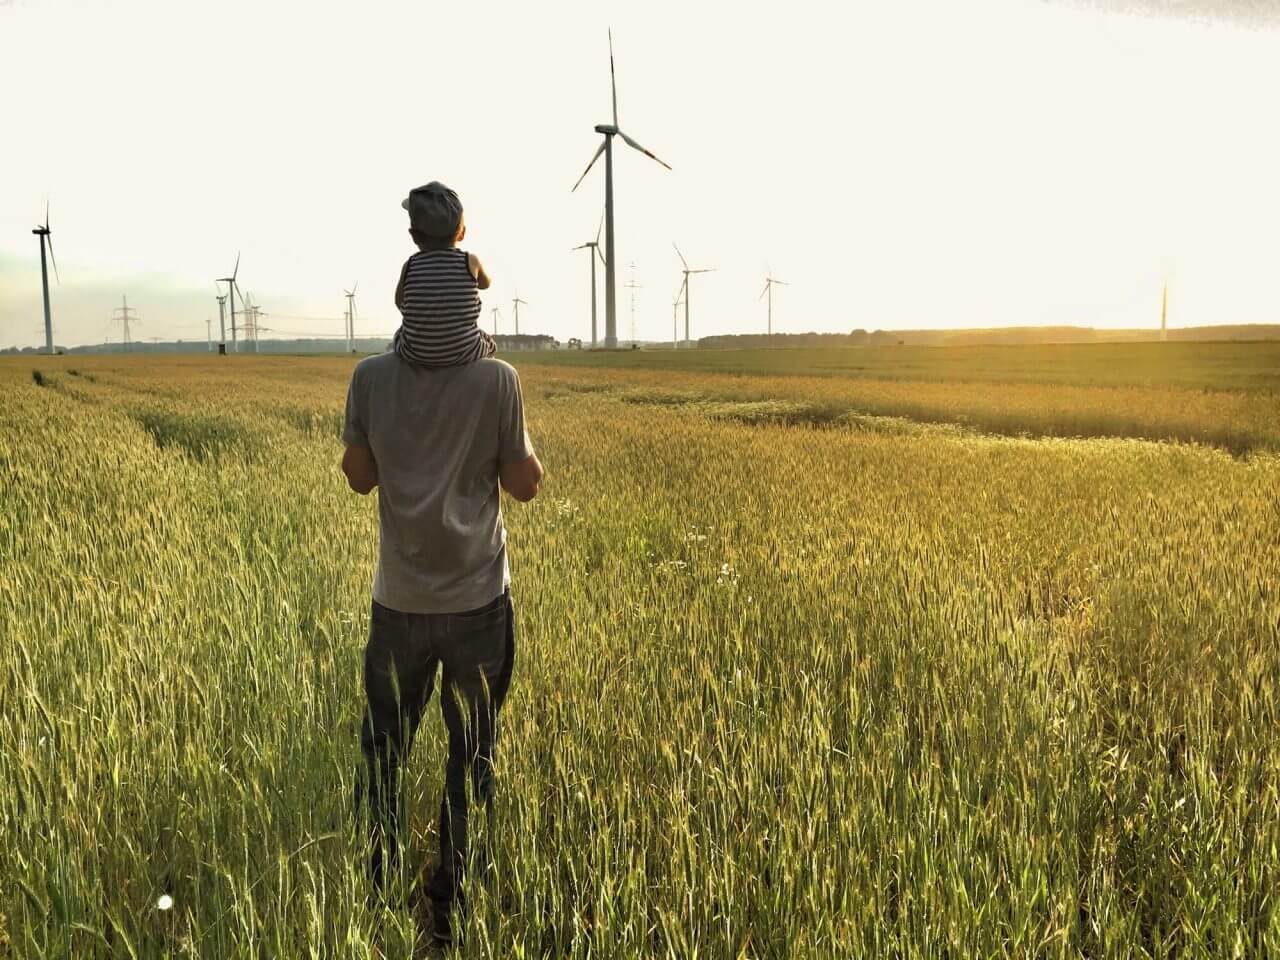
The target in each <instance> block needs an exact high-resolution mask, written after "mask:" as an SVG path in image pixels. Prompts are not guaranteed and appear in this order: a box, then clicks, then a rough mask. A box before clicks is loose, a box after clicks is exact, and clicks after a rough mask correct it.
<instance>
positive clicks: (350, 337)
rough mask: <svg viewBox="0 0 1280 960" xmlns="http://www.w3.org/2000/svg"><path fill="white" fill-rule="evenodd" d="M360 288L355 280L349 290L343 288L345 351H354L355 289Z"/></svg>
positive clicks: (358, 282)
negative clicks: (345, 328)
mask: <svg viewBox="0 0 1280 960" xmlns="http://www.w3.org/2000/svg"><path fill="white" fill-rule="evenodd" d="M359 289H360V281H359V280H357V281H356V282H355V283H354V284H353V285H352V287H351V289H350V290H343V291H342V292H343V293H345V294H346V295H347V353H355V352H356V342H355V341H356V291H357V290H359Z"/></svg>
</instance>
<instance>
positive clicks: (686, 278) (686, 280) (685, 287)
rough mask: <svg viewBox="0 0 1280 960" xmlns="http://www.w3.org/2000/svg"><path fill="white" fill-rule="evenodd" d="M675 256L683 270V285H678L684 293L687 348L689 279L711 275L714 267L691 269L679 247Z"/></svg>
mask: <svg viewBox="0 0 1280 960" xmlns="http://www.w3.org/2000/svg"><path fill="white" fill-rule="evenodd" d="M671 245H672V246H673V247H676V245H675V244H674V243H672V244H671ZM676 256H678V257H679V258H680V263H681V264H683V266H684V270H683V271H682V272H683V273H684V283H682V284H681V285H680V289H681V290H683V291H684V342H685V346H688V345H689V278H690V277H691V276H693V275H694V274H695V273H711V272H712V271H713V270H715V267H700V268H698V269H697V270H693V269H691V268H690V267H689V261H688V260H686V259H685V258H684V254H683V253H681V252H680V248H679V247H676Z"/></svg>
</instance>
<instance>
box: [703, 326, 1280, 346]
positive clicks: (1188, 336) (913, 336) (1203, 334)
mask: <svg viewBox="0 0 1280 960" xmlns="http://www.w3.org/2000/svg"><path fill="white" fill-rule="evenodd" d="M1159 339H1160V331H1159V330H1132V329H1130V330H1105V329H1098V328H1096V327H1069V326H1061V327H991V328H987V329H966V330H872V331H870V332H868V331H866V330H852V331H850V332H849V333H775V334H772V335H770V334H764V333H747V334H729V335H726V336H720V337H703V338H702V339H701V340H699V341H698V346H699V347H703V348H706V349H711V350H725V349H734V348H737V349H747V348H759V347H888V346H895V345H900V344H910V345H912V346H973V345H980V344H989V345H997V344H1019V343H1132V342H1138V341H1153V340H1159ZM1168 339H1169V340H1171V341H1179V340H1181V341H1187V340H1280V324H1263V323H1252V324H1230V325H1228V324H1224V325H1221V326H1213V327H1179V328H1176V329H1171V330H1169V332H1168Z"/></svg>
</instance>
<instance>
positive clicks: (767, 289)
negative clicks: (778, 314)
mask: <svg viewBox="0 0 1280 960" xmlns="http://www.w3.org/2000/svg"><path fill="white" fill-rule="evenodd" d="M774 284H780V285H782V286H784V287H789V286H791V284H789V283H787V281H785V280H776V279H774V276H773V271H772V270H769V269H768V268H766V271H765V275H764V289H763V290H762V291H760V299H761V300H763V299H764V297H765V294H768V295H769V336H773V286H774Z"/></svg>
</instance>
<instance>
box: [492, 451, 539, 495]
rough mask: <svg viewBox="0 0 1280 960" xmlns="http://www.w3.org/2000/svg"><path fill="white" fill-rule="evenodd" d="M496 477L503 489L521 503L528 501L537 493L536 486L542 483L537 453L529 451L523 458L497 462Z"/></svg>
mask: <svg viewBox="0 0 1280 960" xmlns="http://www.w3.org/2000/svg"><path fill="white" fill-rule="evenodd" d="M498 479H499V480H500V481H501V483H502V489H503V490H505V491H507V493H509V494H511V496H513V497H515V498H516V499H517V500H519V501H520V502H521V503H528V502H529V501H530V500H532V499H533V498H534V497H536V496H537V495H538V486H539V485H540V484H541V483H542V464H541V463H540V462H539V461H538V455H537V454H536V453H531V454H529V456H527V457H526V458H525V459H523V460H516V461H514V462H511V463H500V464H498Z"/></svg>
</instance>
